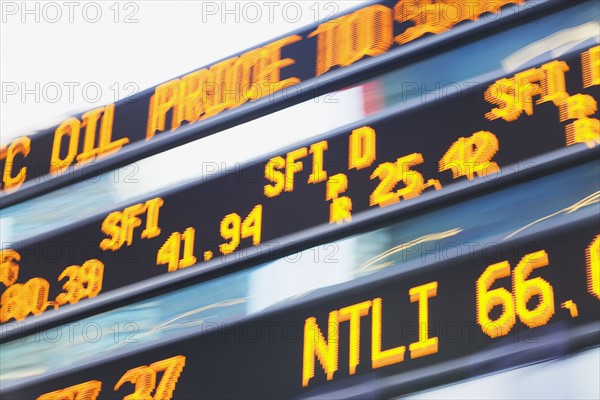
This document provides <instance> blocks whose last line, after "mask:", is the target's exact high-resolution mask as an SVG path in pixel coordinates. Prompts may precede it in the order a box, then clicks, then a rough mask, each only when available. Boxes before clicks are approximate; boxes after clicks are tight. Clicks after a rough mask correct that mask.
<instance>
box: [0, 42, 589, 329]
mask: <svg viewBox="0 0 600 400" xmlns="http://www.w3.org/2000/svg"><path fill="white" fill-rule="evenodd" d="M599 60H600V46H595V47H591V48H581V49H577V50H575V51H572V52H571V53H569V54H567V55H564V56H561V57H559V58H556V59H554V60H551V61H548V62H545V63H541V64H537V65H535V66H533V67H531V68H528V69H525V70H522V71H519V72H516V73H515V74H513V75H511V76H505V77H497V79H493V80H490V81H487V82H482V83H481V84H479V85H477V86H474V87H472V88H471V89H470V90H468V91H462V92H459V95H458V96H456V95H454V94H450V95H446V96H442V97H440V98H436V99H435V100H430V101H429V102H426V103H423V104H421V103H419V102H414V103H413V104H411V105H403V106H402V107H401V108H399V109H398V110H395V111H394V110H392V111H391V112H388V113H387V114H385V115H383V116H378V117H376V118H372V119H368V120H363V121H360V123H359V124H355V125H354V126H351V127H345V128H341V129H339V130H336V131H334V132H332V133H330V134H327V135H325V136H322V137H318V138H315V139H313V140H312V141H310V142H306V143H303V144H299V145H297V146H295V147H293V148H290V149H288V150H287V151H282V152H281V153H279V154H273V155H271V156H267V157H265V158H264V159H261V160H258V161H256V162H252V163H249V164H247V165H245V166H242V167H240V168H239V169H236V170H234V171H232V172H228V173H226V174H223V175H221V176H217V177H213V179H209V180H207V181H200V182H192V183H190V184H188V185H185V186H183V187H179V188H175V189H173V190H171V191H168V192H164V193H161V194H160V195H156V196H153V197H149V198H146V199H144V200H143V201H139V202H135V203H133V204H129V205H124V206H123V207H120V208H119V209H116V210H114V211H112V212H110V213H107V214H104V215H99V216H96V217H93V218H90V219H87V220H84V221H79V222H78V223H76V224H74V225H73V226H69V227H67V228H66V229H61V230H59V231H56V232H50V233H46V234H43V235H41V236H39V237H35V238H32V239H29V240H24V241H21V242H17V243H9V244H5V248H4V249H3V250H2V276H1V279H2V283H3V284H4V285H3V286H4V287H3V288H2V294H1V305H2V307H1V308H0V322H2V323H5V322H8V321H11V320H13V321H14V320H21V319H24V318H25V317H27V316H29V315H40V314H41V313H43V312H44V311H46V310H49V309H56V308H59V307H61V306H63V305H66V304H74V303H77V302H79V301H80V300H82V299H86V298H93V297H95V296H97V295H98V294H99V293H101V292H107V291H110V290H113V289H117V288H120V287H123V286H126V285H129V284H133V283H137V282H140V281H142V280H144V279H146V278H150V277H154V276H157V275H160V274H165V273H168V272H175V271H177V270H181V269H184V268H188V267H193V268H202V263H204V262H207V261H210V260H212V259H213V258H216V257H219V256H227V257H235V256H236V254H239V253H238V252H240V251H242V252H243V251H244V250H245V249H248V248H251V247H253V246H255V247H256V246H261V245H265V244H268V243H277V240H278V238H281V237H284V236H287V235H290V234H293V233H295V232H298V231H302V230H305V229H309V228H313V227H316V226H319V225H323V224H342V223H347V222H349V221H351V220H352V216H353V215H355V214H357V213H360V212H362V211H365V210H368V209H378V208H383V207H388V206H390V205H393V204H397V203H401V202H415V201H417V200H418V198H419V196H420V195H421V194H423V193H427V192H428V191H437V190H440V191H443V190H444V188H445V187H447V186H451V185H452V184H453V183H454V182H464V181H470V180H474V179H475V178H482V179H486V178H492V177H494V176H498V175H499V174H502V173H503V172H504V168H509V171H511V169H510V168H513V167H515V166H517V165H518V164H519V163H523V162H527V160H529V159H531V158H532V157H536V156H539V155H542V154H545V153H548V152H550V151H553V150H557V149H560V148H563V147H565V146H571V145H577V146H581V147H584V146H587V147H588V148H590V149H591V148H593V147H596V146H597V145H598V143H599V135H600V128H599V126H600V122H599V121H598V119H597V118H595V116H597V106H596V104H597V99H598V85H599V84H600V73H599V72H598V71H599V70H598V68H595V66H598V64H599V62H600V61H599ZM584 148H585V147H584ZM590 151H592V150H590ZM242 254H243V253H242Z"/></svg>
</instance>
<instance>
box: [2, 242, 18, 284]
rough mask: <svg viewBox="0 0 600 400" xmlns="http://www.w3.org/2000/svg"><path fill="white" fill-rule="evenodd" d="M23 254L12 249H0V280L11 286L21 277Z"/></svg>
mask: <svg viewBox="0 0 600 400" xmlns="http://www.w3.org/2000/svg"><path fill="white" fill-rule="evenodd" d="M20 261H21V255H20V254H19V253H18V252H17V251H15V250H12V249H3V250H0V263H1V264H0V282H2V283H3V284H4V286H6V287H9V286H10V285H12V284H14V283H15V282H16V281H17V279H18V278H19V262H20Z"/></svg>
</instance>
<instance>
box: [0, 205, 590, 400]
mask: <svg viewBox="0 0 600 400" xmlns="http://www.w3.org/2000/svg"><path fill="white" fill-rule="evenodd" d="M565 237H568V238H569V240H568V241H565V240H564V238H565ZM599 300H600V235H599V234H598V224H597V218H596V217H593V218H589V217H586V218H579V219H576V220H571V221H570V222H567V223H563V224H561V225H559V226H556V227H555V229H549V230H548V229H540V230H538V231H537V232H532V233H530V234H528V235H525V236H522V237H520V238H519V239H516V240H511V241H509V242H505V243H503V244H500V245H498V246H496V247H494V251H493V252H490V251H489V247H488V248H484V249H480V250H477V251H474V252H470V253H463V254H461V255H460V256H459V257H457V258H454V259H449V260H447V261H445V262H442V263H433V264H429V265H427V266H425V267H421V268H416V269H412V270H410V271H406V270H404V269H402V268H400V269H398V268H393V269H389V270H388V273H387V274H383V275H374V276H373V279H370V280H369V281H368V282H361V283H360V284H357V283H354V282H351V283H350V284H347V285H345V286H344V287H343V290H337V291H331V292H329V293H328V294H326V295H324V296H317V297H313V298H309V299H307V300H306V301H303V302H300V303H297V304H296V305H293V306H291V307H286V308H281V309H279V310H274V311H271V312H265V313H263V314H261V315H260V316H258V317H254V318H246V319H243V320H240V321H237V322H232V323H230V324H223V325H221V326H220V328H215V329H210V330H208V329H207V330H203V331H199V332H197V333H196V334H194V335H185V336H183V337H181V338H178V339H177V338H176V339H173V340H169V341H167V342H163V343H161V344H159V345H154V346H153V347H152V348H151V351H149V350H150V349H140V350H138V351H136V352H133V353H130V354H128V355H122V356H120V357H113V358H110V359H108V360H107V361H100V362H98V363H95V364H94V365H91V366H88V367H83V368H74V369H71V370H69V371H68V373H65V374H61V375H59V376H57V377H55V378H53V377H49V378H48V379H46V380H44V381H38V382H34V383H31V384H28V385H25V386H22V387H19V388H12V389H10V390H8V391H7V392H5V393H4V395H5V396H6V398H37V399H38V400H40V399H43V400H48V399H56V398H83V399H96V398H99V399H100V398H140V397H141V398H144V396H146V397H145V398H160V399H168V398H171V397H173V398H181V399H196V398H239V397H244V398H258V397H260V398H284V397H285V398H289V397H297V396H301V397H311V396H317V397H318V396H319V394H324V393H329V394H331V393H333V394H335V393H336V391H338V390H339V392H337V393H340V395H341V394H342V393H344V392H343V389H344V388H346V387H351V386H353V385H355V384H357V383H365V382H369V381H373V382H375V381H377V380H381V379H384V378H385V377H389V376H394V380H395V381H396V382H397V383H398V385H404V386H403V388H400V389H398V388H396V389H395V390H394V388H390V387H386V386H381V389H380V390H381V391H382V392H381V393H378V394H379V395H382V396H385V395H386V393H388V394H389V393H394V394H401V393H406V391H409V390H410V391H414V390H419V389H420V388H425V387H427V386H428V385H429V384H431V381H432V380H433V379H432V376H431V374H432V372H431V371H435V375H436V376H435V380H436V381H437V382H438V384H439V382H440V381H441V382H444V380H448V381H451V380H455V379H460V378H466V377H469V376H472V375H477V374H479V373H485V371H491V370H493V368H492V367H490V365H491V364H492V363H493V362H497V363H499V364H500V365H503V366H504V367H510V366H512V365H514V364H515V363H523V362H527V360H529V359H531V360H535V359H536V358H539V357H540V354H536V350H537V351H539V352H543V353H544V354H551V355H552V354H554V355H560V354H559V353H560V351H561V350H560V348H556V343H557V342H556V341H557V340H565V337H568V338H569V341H570V342H571V343H575V342H576V339H578V338H579V337H582V336H586V335H588V336H589V335H596V337H597V334H598V327H597V324H598V315H600V303H599ZM553 348H554V350H553ZM524 352H525V353H524ZM528 354H529V355H528ZM528 357H529V358H528ZM453 361H454V362H458V364H454V365H452V362H453ZM461 364H462V367H457V365H461ZM490 368H492V369H490ZM473 369H477V372H474V370H473ZM407 384H410V385H407ZM127 396H129V397H127ZM148 396H154V397H148ZM157 396H158V397H157Z"/></svg>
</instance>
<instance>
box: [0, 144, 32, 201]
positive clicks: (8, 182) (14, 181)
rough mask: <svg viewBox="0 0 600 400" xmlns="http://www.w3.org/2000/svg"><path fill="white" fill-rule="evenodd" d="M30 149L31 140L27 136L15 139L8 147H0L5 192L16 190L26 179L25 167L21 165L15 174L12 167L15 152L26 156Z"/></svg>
mask: <svg viewBox="0 0 600 400" xmlns="http://www.w3.org/2000/svg"><path fill="white" fill-rule="evenodd" d="M30 151H31V140H30V139H29V138H28V137H27V136H22V137H20V138H18V139H15V140H14V141H13V142H12V143H11V144H10V145H9V146H8V148H7V147H6V146H4V145H3V146H2V147H0V160H6V161H5V162H4V171H3V173H2V182H3V183H4V186H3V189H2V190H4V191H6V192H13V191H15V190H17V189H18V188H19V187H21V185H22V184H23V183H24V182H25V180H26V179H27V167H21V169H20V170H19V172H18V173H17V174H16V175H13V167H14V164H15V158H16V156H17V154H20V156H21V157H27V156H28V155H29V152H30Z"/></svg>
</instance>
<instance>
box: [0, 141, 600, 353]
mask: <svg viewBox="0 0 600 400" xmlns="http://www.w3.org/2000/svg"><path fill="white" fill-rule="evenodd" d="M599 154H600V149H598V148H595V149H592V150H590V149H587V148H584V147H583V146H573V147H569V148H564V149H561V150H557V151H555V152H552V153H550V154H546V155H543V156H540V157H537V158H535V159H531V160H529V161H530V162H528V163H527V164H526V165H525V166H524V167H523V168H517V169H512V170H510V173H507V174H502V175H499V176H496V177H494V178H491V179H489V180H485V179H477V180H476V181H475V182H461V183H457V184H455V185H452V186H450V187H449V188H447V190H444V191H441V192H430V193H426V194H424V195H423V196H422V197H420V199H419V200H418V201H413V202H401V203H399V204H396V205H392V206H389V207H386V208H384V209H372V210H368V211H365V212H363V213H360V214H358V215H357V216H356V217H355V218H354V219H353V220H352V221H351V222H350V223H347V224H342V225H340V226H335V225H327V224H322V225H319V226H316V227H312V228H310V229H305V230H303V231H298V232H295V233H292V234H289V235H287V236H284V237H281V238H279V240H278V241H277V242H276V243H273V244H272V245H271V246H269V247H268V248H267V249H266V250H265V249H264V248H263V249H260V248H259V249H258V251H252V252H249V253H250V254H248V253H245V254H241V255H240V256H238V257H235V258H233V259H232V258H229V259H228V258H223V259H221V260H213V261H209V262H207V263H206V264H205V265H204V266H203V267H202V268H191V269H184V270H180V271H177V273H173V274H166V275H162V276H156V277H153V278H149V279H147V280H145V281H143V282H138V283H134V284H131V285H129V286H127V287H124V288H120V289H115V290H113V291H110V292H108V293H103V294H101V295H100V297H98V298H94V299H89V300H87V301H84V302H81V303H79V304H73V305H70V306H68V307H63V308H59V309H58V310H52V311H50V312H48V313H45V314H42V315H39V316H35V317H28V318H26V319H25V320H23V321H19V322H18V326H19V329H17V330H15V329H1V330H0V343H5V342H9V341H11V340H15V339H18V338H22V337H25V336H28V335H31V334H34V333H36V332H40V331H42V330H47V329H50V328H53V327H57V326H59V325H63V324H66V323H70V322H73V321H76V320H79V319H82V318H85V317H89V316H92V315H95V314H98V313H102V312H105V311H109V310H112V309H115V308H118V307H121V306H124V305H127V304H131V303H134V302H137V301H141V300H144V299H148V298H151V297H154V296H158V295H160V294H163V293H167V292H170V291H173V290H177V289H180V288H184V287H188V286H190V285H193V284H196V283H199V282H202V281H206V280H208V279H211V278H214V277H217V276H222V275H223V274H226V273H231V272H234V271H238V270H241V269H244V268H248V267H251V266H254V265H257V264H260V263H264V262H268V261H273V260H275V259H278V258H282V257H285V256H287V255H290V254H294V253H296V252H298V251H302V250H305V249H307V248H310V247H313V246H316V245H319V244H322V243H327V242H332V241H335V240H339V239H342V238H345V237H348V236H350V235H353V234H357V233H362V232H366V231H370V230H373V229H377V228H380V227H383V226H386V225H388V224H389V223H390V222H391V221H394V220H398V219H400V218H406V217H408V216H411V217H412V216H416V215H421V214H423V213H426V212H430V211H432V210H434V209H439V208H440V207H442V206H445V205H447V204H450V203H458V202H460V201H464V200H466V199H470V198H473V197H474V196H478V195H481V194H484V193H491V192H494V191H496V190H500V189H502V188H504V187H508V186H511V185H515V184H518V183H526V182H530V181H532V180H535V179H538V178H540V177H543V176H547V175H549V174H551V173H553V172H556V171H560V170H563V169H566V168H569V167H572V166H575V165H581V164H583V163H586V162H589V161H592V160H597V159H598V155H599ZM13 322H14V321H13Z"/></svg>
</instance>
